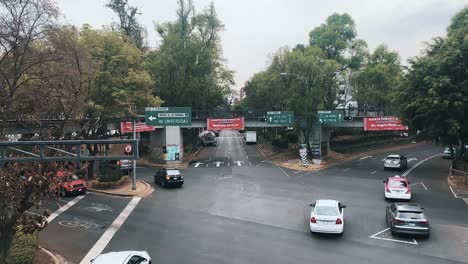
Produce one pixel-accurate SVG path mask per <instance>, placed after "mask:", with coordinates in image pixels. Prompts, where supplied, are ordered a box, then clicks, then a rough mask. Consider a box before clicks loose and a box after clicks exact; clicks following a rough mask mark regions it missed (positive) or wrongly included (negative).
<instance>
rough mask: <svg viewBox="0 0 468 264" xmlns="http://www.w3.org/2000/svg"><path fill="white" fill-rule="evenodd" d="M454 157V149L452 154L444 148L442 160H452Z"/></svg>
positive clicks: (448, 149)
mask: <svg viewBox="0 0 468 264" xmlns="http://www.w3.org/2000/svg"><path fill="white" fill-rule="evenodd" d="M454 156H455V149H453V153H452V151H451V150H450V148H445V149H444V152H443V153H442V158H443V159H453V157H454Z"/></svg>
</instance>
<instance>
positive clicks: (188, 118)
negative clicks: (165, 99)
mask: <svg viewBox="0 0 468 264" xmlns="http://www.w3.org/2000/svg"><path fill="white" fill-rule="evenodd" d="M145 119H146V125H149V126H191V125H192V108H191V107H146V108H145Z"/></svg>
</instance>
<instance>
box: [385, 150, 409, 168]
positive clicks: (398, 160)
mask: <svg viewBox="0 0 468 264" xmlns="http://www.w3.org/2000/svg"><path fill="white" fill-rule="evenodd" d="M407 168H408V160H407V159H406V157H405V156H403V155H398V154H392V155H388V156H387V157H386V158H385V162H384V170H386V169H399V170H406V169H407Z"/></svg>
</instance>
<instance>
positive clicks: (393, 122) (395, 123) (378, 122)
mask: <svg viewBox="0 0 468 264" xmlns="http://www.w3.org/2000/svg"><path fill="white" fill-rule="evenodd" d="M364 130H365V131H380V130H408V126H405V125H403V124H402V123H401V121H400V119H398V117H395V116H380V117H366V118H364Z"/></svg>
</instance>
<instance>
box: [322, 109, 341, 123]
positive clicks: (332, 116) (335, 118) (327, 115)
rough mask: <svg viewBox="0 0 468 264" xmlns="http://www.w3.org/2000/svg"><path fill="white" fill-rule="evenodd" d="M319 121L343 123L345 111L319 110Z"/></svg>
mask: <svg viewBox="0 0 468 264" xmlns="http://www.w3.org/2000/svg"><path fill="white" fill-rule="evenodd" d="M318 119H319V123H341V122H343V111H341V110H326V111H318Z"/></svg>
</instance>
